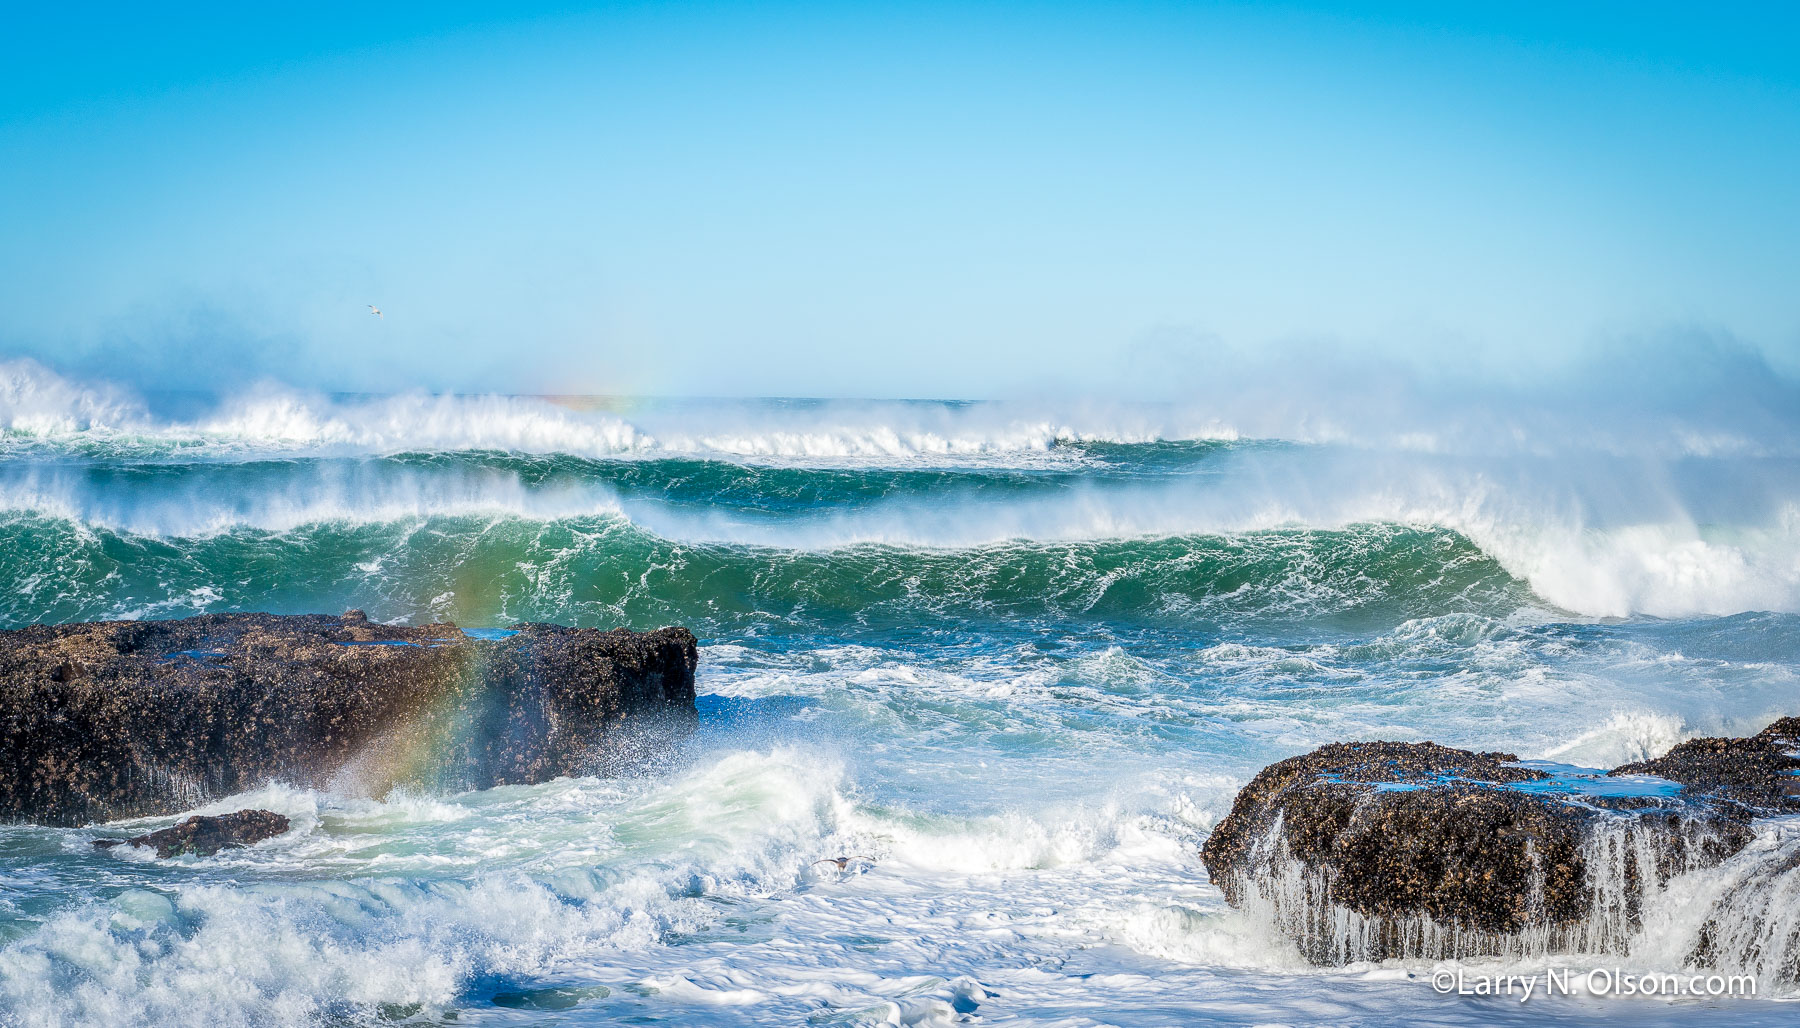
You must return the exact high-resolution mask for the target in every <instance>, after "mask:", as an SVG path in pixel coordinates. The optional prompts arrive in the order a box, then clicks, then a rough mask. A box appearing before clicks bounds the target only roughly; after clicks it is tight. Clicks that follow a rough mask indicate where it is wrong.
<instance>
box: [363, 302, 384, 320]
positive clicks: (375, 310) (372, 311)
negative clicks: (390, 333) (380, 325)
mask: <svg viewBox="0 0 1800 1028" xmlns="http://www.w3.org/2000/svg"><path fill="white" fill-rule="evenodd" d="M363 306H365V307H367V308H369V313H370V314H373V315H375V316H376V317H378V318H381V320H383V321H386V320H387V319H386V318H384V317H382V315H381V308H380V307H377V306H375V305H374V304H372V303H369V304H364V305H363Z"/></svg>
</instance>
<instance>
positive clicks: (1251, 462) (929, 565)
mask: <svg viewBox="0 0 1800 1028" xmlns="http://www.w3.org/2000/svg"><path fill="white" fill-rule="evenodd" d="M34 374H35V373H34ZM33 381H34V382H36V384H35V385H34V386H33V389H34V390H35V391H31V390H23V389H22V388H21V387H19V386H18V384H17V382H16V381H15V382H14V388H13V392H12V393H11V394H10V399H9V402H10V403H11V404H12V405H13V406H12V410H11V412H10V416H11V419H12V420H11V422H10V426H11V427H10V431H9V433H8V434H7V435H6V437H5V438H4V439H3V440H0V453H3V454H4V456H3V457H0V508H3V512H0V526H3V532H0V568H3V569H4V574H5V579H6V580H7V581H9V582H11V583H12V587H11V588H10V589H8V590H6V591H5V593H4V594H3V595H0V623H3V624H4V625H5V626H7V627H12V626H18V625H23V624H28V623H32V622H36V621H67V620H82V619H94V618H144V617H149V618H161V617H179V616H184V615H188V614H194V613H199V612H204V611H224V610H271V611H277V612H303V611H337V610H342V609H346V608H351V607H355V608H360V609H363V610H365V611H367V612H368V613H369V615H370V616H371V617H374V618H377V619H383V620H394V621H405V622H415V623H422V622H429V621H443V620H450V621H454V622H455V623H456V624H458V625H460V626H462V627H464V628H465V629H470V630H476V631H484V630H490V629H504V628H505V626H507V625H509V624H511V623H513V622H515V621H522V620H545V621H559V622H563V623H567V624H576V625H591V626H599V627H613V626H618V625H626V626H631V627H636V628H651V627H656V626H660V625H663V624H683V625H687V626H689V627H690V628H692V629H693V630H694V631H695V632H696V634H697V635H699V636H700V638H701V640H702V650H701V668H700V677H699V692H700V694H701V695H700V700H699V704H700V711H701V728H700V730H699V732H698V733H697V734H696V735H695V737H694V738H693V739H692V740H691V741H690V742H689V743H688V744H687V745H686V746H685V747H684V749H683V751H682V752H681V753H680V754H679V755H678V757H679V759H678V760H677V762H676V764H675V767H674V768H673V769H672V770H671V771H670V772H669V773H668V774H667V775H664V776H659V777H656V778H648V779H625V780H599V779H584V780H563V781H557V782H551V783H547V784H544V785H540V786H533V787H528V788H503V789H496V790H491V791H488V792H481V793H471V794H464V795H452V796H444V795H425V794H414V793H405V792H402V793H395V794H391V795H387V796H378V797H370V796H358V795H344V794H335V793H331V792H311V791H303V790H297V789H293V788H289V787H287V786H284V785H282V784H281V783H272V784H271V785H270V786H269V787H267V788H266V789H264V790H261V791H259V792H257V793H254V794H251V795H248V796H242V797H233V798H231V799H229V800H226V801H223V802H221V803H219V804H215V805H214V806H213V807H212V808H209V809H215V810H227V809H237V808H239V807H243V806H250V805H255V806H264V807H269V808H271V809H276V810H280V811H282V812H284V813H287V814H288V815H289V816H290V817H292V818H293V819H294V822H295V826H296V827H295V830H294V831H293V832H291V833H289V834H288V835H286V836H283V837H281V838H279V839H276V840H273V841H271V842H270V843H268V844H265V845H262V846H258V847H255V848H253V849H250V850H245V851H238V852H232V853H227V854H222V855H220V856H218V857H215V858H210V859H207V860H195V859H183V860H178V861H173V862H151V861H147V860H144V859H142V857H141V855H133V854H132V853H130V852H129V851H127V852H121V851H118V850H114V851H108V852H96V851H94V850H93V849H92V847H91V846H90V845H89V843H90V841H91V840H92V839H95V838H99V837H106V836H116V835H118V834H119V833H120V832H121V831H123V830H124V829H125V828H127V827H129V828H132V829H137V828H139V827H142V826H144V825H153V824H161V823H163V821H164V820H167V819H163V820H156V821H146V822H134V823H133V824H131V825H129V826H126V825H120V826H104V827H102V826H93V827H89V828H83V829H69V830H62V829H45V828H37V827H31V826H19V825H14V826H5V827H0V860H3V861H4V864H3V867H4V872H3V877H0V1020H4V1021H5V1022H6V1023H20V1024H86V1023H106V1024H137V1023H142V1024H231V1023H245V1024H272V1023H330V1024H361V1023H410V1022H417V1023H431V1024H449V1023H456V1024H485V1023H495V1024H508V1023H541V1022H543V1019H545V1018H552V1017H553V1018H556V1019H558V1020H557V1021H556V1022H555V1023H564V1024H610V1023H620V1022H624V1023H639V1024H675V1025H689V1024H742V1023H765V1024H873V1023H908V1024H950V1023H981V1024H985V1023H994V1024H1012V1023H1020V1024H1027V1023H1028V1024H1070V1025H1087V1024H1121V1025H1165V1024H1201V1023H1219V1024H1256V1023H1292V1024H1317V1023H1344V1024H1385V1023H1396V1022H1414V1023H1416V1022H1421V1021H1424V1022H1430V1023H1457V1024H1462V1023H1467V1024H1485V1023H1496V1022H1504V1023H1510V1022H1525V1021H1536V1020H1542V1019H1565V1020H1570V1021H1576V1022H1580V1023H1593V1024H1603V1023H1608V1024H1609V1023H1620V1022H1626V1021H1631V1022H1645V1021H1650V1022H1660V1021H1672V1022H1689V1021H1692V1022H1696V1023H1698V1022H1700V1021H1703V1020H1716V1019H1717V1018H1718V1017H1720V1016H1724V1015H1727V1014H1728V1015H1729V1016H1731V1017H1732V1018H1734V1019H1736V1020H1739V1021H1743V1022H1753V1021H1757V1020H1765V1021H1768V1022H1769V1023H1777V1022H1780V1023H1787V1022H1788V1021H1789V1020H1791V1017H1792V1010H1793V1009H1794V1008H1793V1007H1792V1006H1791V1005H1787V1004H1784V1003H1781V1002H1773V1003H1771V1002H1770V999H1771V997H1775V998H1778V997H1779V996H1781V995H1785V994H1786V993H1784V991H1783V990H1784V989H1787V990H1791V986H1783V985H1781V984H1780V983H1779V981H1778V980H1777V979H1776V978H1775V977H1774V976H1773V975H1771V976H1770V977H1769V979H1768V982H1767V984H1766V986H1765V987H1764V988H1763V991H1762V997H1763V998H1762V999H1760V1000H1757V1001H1704V1002H1681V1003H1667V1002H1662V1001H1653V1000H1622V999H1605V1000H1602V999H1597V998H1591V997H1590V998H1573V999H1562V1000H1558V1001H1555V1002H1551V1003H1534V1005H1533V1006H1531V1007H1526V1008H1523V1009H1522V1008H1521V1007H1520V1005H1519V1004H1517V1002H1516V1001H1509V1002H1507V1003H1499V1002H1494V1003H1488V1002H1483V1001H1477V1000H1471V999H1447V998H1443V997H1439V996H1437V995H1435V994H1434V993H1433V992H1432V991H1431V990H1430V989H1429V988H1428V987H1427V985H1426V984H1425V981H1424V977H1423V976H1424V975H1426V974H1428V973H1429V971H1430V968H1429V967H1426V968H1417V967H1412V968H1409V967H1405V966H1399V965H1395V966H1389V967H1358V968H1352V969H1348V970H1338V971H1320V970H1316V969H1311V968H1308V967H1307V966H1305V965H1304V964H1303V963H1302V962H1301V961H1300V960H1299V958H1298V955H1297V954H1296V953H1295V952H1294V951H1293V949H1292V947H1290V946H1288V945H1286V944H1285V943H1283V942H1282V940H1281V939H1280V938H1278V937H1276V936H1274V935H1273V934H1272V933H1270V932H1269V931H1267V930H1266V929H1265V927H1264V926H1262V925H1260V924H1258V923H1257V922H1256V920H1255V919H1254V918H1253V917H1249V916H1246V915H1243V914H1240V913H1237V912H1233V911H1231V910H1229V909H1228V908H1227V907H1226V906H1225V904H1224V903H1223V900H1222V899H1221V897H1220V895H1219V893H1218V891H1217V889H1216V888H1215V887H1214V886H1213V885H1212V884H1211V883H1209V882H1208V881H1207V878H1206V875H1205V872H1204V870H1203V869H1202V868H1201V866H1200V863H1199V860H1198V848H1199V846H1200V845H1201V843H1202V842H1203V841H1204V840H1205V838H1206V834H1207V831H1208V829H1209V828H1210V826H1211V825H1212V824H1213V823H1214V822H1215V821H1216V820H1217V819H1218V818H1219V817H1221V816H1223V814H1224V813H1225V811H1226V810H1228V809H1229V805H1230V802H1231V799H1232V797H1233V795H1234V794H1235V792H1236V790H1237V789H1238V788H1239V787H1240V786H1241V785H1242V784H1243V783H1244V782H1245V781H1246V780H1248V778H1249V776H1250V775H1252V774H1254V773H1255V771H1256V770H1257V769H1259V768H1260V767H1262V766H1263V765H1265V764H1267V763H1269V762H1271V761H1273V760H1276V759H1280V758H1282V757H1285V756H1289V755H1292V754H1295V753H1298V752H1302V751H1304V750H1306V749H1308V748H1311V747H1313V746H1316V745H1319V744H1321V743H1325V742H1329V741H1336V740H1343V739H1354V738H1364V739H1368V738H1387V739H1403V740H1423V739H1431V740H1435V741H1437V742H1440V743H1445V744H1450V745H1459V746H1473V747H1478V748H1481V749H1504V750H1509V751H1512V752H1515V753H1517V754H1518V755H1519V756H1520V757H1521V758H1523V759H1527V760H1541V761H1548V762H1551V763H1553V764H1555V765H1558V766H1566V768H1567V769H1568V770H1567V771H1566V773H1569V774H1577V773H1579V769H1580V768H1594V767H1609V766H1613V765H1615V764H1617V763H1621V762H1624V761H1627V760H1632V759H1639V758H1642V757H1644V756H1647V755H1651V754H1655V753H1660V752H1662V751H1663V750H1666V749H1667V748H1668V747H1669V746H1671V745H1673V744H1674V743H1675V742H1677V741H1679V740H1680V739H1682V738H1686V737H1689V736H1692V735H1695V734H1712V733H1723V732H1729V733H1740V732H1745V731H1750V730H1754V729H1756V728H1759V727H1760V726H1761V724H1763V723H1766V721H1767V720H1769V719H1771V718H1773V717H1774V716H1775V715H1777V714H1780V713H1795V712H1796V709H1795V707H1796V697H1800V615H1797V614H1796V613H1795V612H1796V611H1800V558H1797V556H1796V555H1797V554H1800V545H1796V543H1797V541H1800V536H1797V533H1800V515H1797V514H1796V513H1795V512H1796V510H1800V507H1797V506H1796V502H1797V500H1800V461H1797V460H1796V459H1795V458H1793V457H1791V456H1782V455H1781V454H1779V453H1773V454H1771V453H1753V454H1744V453H1736V452H1734V453H1729V454H1725V455H1718V454H1709V453H1699V452H1688V451H1678V452H1668V453H1652V454H1648V455H1647V454H1644V453H1620V452H1617V449H1616V448H1609V447H1604V446H1588V445H1583V444H1580V442H1579V441H1578V440H1562V441H1560V442H1558V443H1556V444H1555V445H1551V446H1549V447H1547V448H1546V447H1542V446H1528V447H1506V448H1491V447H1490V448H1473V449H1470V448H1467V447H1465V448H1462V449H1458V448H1456V447H1450V448H1448V449H1447V448H1446V447H1444V446H1441V445H1434V446H1422V445H1421V446H1415V447H1409V446H1406V445H1398V444H1394V443H1393V442H1392V441H1389V442H1385V443H1381V444H1375V443H1370V442H1367V441H1356V440H1349V441H1345V440H1342V439H1318V438H1300V437H1298V436H1299V435H1300V434H1299V433H1296V438H1258V439H1244V438H1235V437H1233V433H1231V432H1230V431H1227V430H1225V429H1223V428H1220V427H1219V426H1216V425H1210V423H1205V424H1203V426H1202V429H1201V430H1193V429H1192V426H1191V425H1187V426H1184V425H1182V424H1177V423H1176V421H1178V420H1179V419H1174V418H1173V415H1171V414H1170V413H1169V412H1168V411H1149V412H1145V411H1128V412H1125V413H1120V412H1117V411H1115V412H1112V413H1110V414H1108V415H1106V416H1101V415H1090V416H1089V417H1090V420H1089V421H1082V420H1080V419H1079V418H1074V417H1070V416H1064V415H1061V414H1057V415H1054V416H1053V415H1051V414H1041V415H1039V414H1033V413H1030V412H1026V413H1020V412H1019V410H1018V409H1017V408H997V407H993V406H982V405H960V404H906V405H898V404H864V405H855V404H836V405H822V404H796V403H792V402H773V401H771V402H763V403H757V402H745V403H734V404H710V405H709V404H693V405H688V406H686V407H684V406H682V405H664V406H661V407H653V408H646V409H630V408H617V407H615V408H604V407H603V408H595V409H570V408H567V407H559V406H554V405H551V404H548V403H545V402H543V401H538V400H530V399H520V398H506V397H467V398H391V399H390V398H352V399H343V398H339V399H335V400H333V399H326V398H318V397H309V396H305V395H302V394H285V393H278V394H260V395H257V396H252V397H249V398H247V399H239V400H237V401H234V402H235V404H236V406H232V405H229V404H228V405H226V406H224V407H221V408H219V409H218V410H216V411H213V412H212V413H210V414H206V413H203V414H200V415H192V416H187V417H183V418H173V417H170V416H168V415H165V414H161V413H158V412H157V409H156V408H155V406H154V405H145V404H139V403H136V402H135V401H131V400H129V399H118V398H116V397H111V398H109V397H105V396H103V397H101V398H100V399H98V400H97V399H94V398H93V397H92V396H90V397H88V398H86V399H83V398H82V397H81V396H80V395H73V394H71V395H73V398H71V396H65V395H63V394H61V393H56V392H55V389H54V388H52V387H53V386H55V384H56V383H55V382H53V381H51V382H49V384H45V381H48V380H44V381H38V380H33ZM65 385H66V384H65ZM65 392H67V390H65ZM1159 419H1160V420H1159ZM1200 420H1201V421H1202V422H1204V419H1200ZM1637 785H1638V786H1642V785H1643V783H1637ZM1768 832H1769V835H1768V838H1767V839H1766V840H1765V842H1766V845H1768V846H1776V847H1781V846H1794V845H1797V843H1796V842H1795V840H1794V838H1793V837H1792V832H1791V830H1790V829H1789V828H1786V827H1783V826H1781V825H1773V826H1771V827H1770V828H1769V829H1768ZM1784 832H1788V833H1789V834H1783V833H1784ZM861 854H866V855H868V856H870V857H872V858H873V859H872V861H867V862H864V861H853V862H851V864H850V865H849V867H848V869H847V870H845V871H841V872H840V871H839V870H837V869H836V868H835V867H834V866H832V865H821V864H818V863H816V862H817V861H819V860H821V859H822V858H826V857H837V856H849V855H861ZM1720 881H1724V879H1720ZM1717 884H1718V883H1717V882H1714V883H1712V884H1711V885H1709V886H1708V887H1712V886H1713V885H1717ZM1671 917H1672V918H1674V920H1671V921H1669V922H1668V923H1667V924H1665V925H1663V926H1662V928H1661V929H1659V931H1660V932H1661V935H1660V936H1659V939H1658V940H1654V941H1655V942H1656V944H1655V945H1652V944H1650V942H1648V941H1647V942H1646V944H1645V945H1644V946H1643V947H1642V948H1641V950H1640V951H1639V952H1636V953H1634V954H1632V955H1631V957H1630V958H1629V959H1630V960H1632V961H1637V962H1638V964H1640V965H1642V966H1646V967H1652V968H1654V969H1658V970H1668V969H1670V968H1667V967H1664V966H1661V965H1663V964H1666V963H1668V962H1670V961H1674V962H1677V963H1679V961H1680V959H1681V956H1682V954H1681V953H1680V952H1678V950H1679V947H1680V942H1681V940H1680V933H1681V932H1682V931H1687V930H1695V931H1697V930H1698V926H1697V925H1695V924H1686V923H1685V922H1681V921H1680V920H1679V918H1676V917H1675V915H1673V914H1672V915H1671ZM1684 924H1686V927H1683V925H1684ZM1659 947H1660V948H1659ZM1590 959H1591V958H1590ZM1608 963H1609V964H1610V963H1616V961H1608ZM1753 970H1754V969H1753ZM543 1023H548V1022H543Z"/></svg>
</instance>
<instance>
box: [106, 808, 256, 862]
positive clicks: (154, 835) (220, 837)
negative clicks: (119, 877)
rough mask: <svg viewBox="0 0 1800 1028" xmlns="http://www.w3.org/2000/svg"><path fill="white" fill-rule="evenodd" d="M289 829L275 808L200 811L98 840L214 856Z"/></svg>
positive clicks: (165, 852) (163, 851) (161, 851)
mask: <svg viewBox="0 0 1800 1028" xmlns="http://www.w3.org/2000/svg"><path fill="white" fill-rule="evenodd" d="M287 830H288V819H287V818H286V817H283V816H282V815H280V814H277V813H275V812H274V811H272V810H240V811H238V812H237V813H235V814H224V815H221V816H219V817H211V816H208V815H205V814H196V815H195V816H193V817H190V818H188V819H187V820H186V821H183V822H181V823H180V824H178V825H174V826H172V827H169V828H164V829H162V830H160V831H155V832H151V833H149V834H148V835H137V836H133V837H132V838H129V839H96V840H94V845H95V846H98V847H100V848H101V849H111V848H112V847H114V846H146V847H148V848H150V849H153V850H155V851H156V855H157V856H159V857H162V858H164V859H165V860H166V859H168V858H169V857H179V856H184V855H186V854H190V853H191V854H194V855H195V856H200V857H210V856H212V855H213V854H215V853H217V852H219V851H220V850H232V849H241V848H243V847H245V846H250V845H254V844H255V843H259V842H261V841H263V840H264V839H273V838H274V837H276V836H277V835H280V834H282V833H283V832H285V831H287Z"/></svg>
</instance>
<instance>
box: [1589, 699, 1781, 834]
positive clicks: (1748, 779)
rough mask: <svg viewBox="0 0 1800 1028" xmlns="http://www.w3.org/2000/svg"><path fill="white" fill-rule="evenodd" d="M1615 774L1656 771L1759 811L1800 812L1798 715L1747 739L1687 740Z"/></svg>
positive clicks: (1691, 789)
mask: <svg viewBox="0 0 1800 1028" xmlns="http://www.w3.org/2000/svg"><path fill="white" fill-rule="evenodd" d="M1612 773H1613V774H1615V775H1625V774H1634V775H1656V776H1657V777H1659V778H1667V779H1669V780H1670V781H1675V782H1680V783H1681V784H1682V785H1683V786H1685V787H1686V789H1687V791H1688V793H1689V794H1691V795H1693V796H1699V797H1707V798H1710V799H1715V800H1720V801H1724V802H1729V803H1736V804H1739V805H1741V806H1743V807H1744V808H1746V809H1747V810H1749V811H1751V812H1753V813H1758V814H1781V813H1792V812H1796V811H1800V777H1797V776H1800V717H1784V718H1782V719H1781V720H1780V721H1777V722H1775V723H1774V724H1772V725H1770V726H1769V727H1767V728H1765V729H1763V730H1762V731H1761V732H1759V733H1757V734H1756V735H1753V736H1751V737H1750V738H1748V739H1689V740H1688V741H1687V742H1684V743H1682V744H1681V745H1679V746H1676V747H1675V748H1674V749H1672V750H1670V751H1669V752H1668V753H1665V754H1663V755H1662V756H1660V757H1658V758H1656V759H1655V760H1645V761H1640V762H1639V763H1636V764H1626V765H1625V766H1624V767H1621V768H1617V769H1615V770H1614V771H1613V772H1612Z"/></svg>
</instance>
